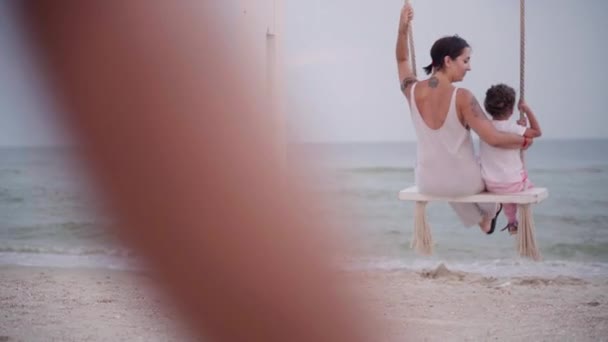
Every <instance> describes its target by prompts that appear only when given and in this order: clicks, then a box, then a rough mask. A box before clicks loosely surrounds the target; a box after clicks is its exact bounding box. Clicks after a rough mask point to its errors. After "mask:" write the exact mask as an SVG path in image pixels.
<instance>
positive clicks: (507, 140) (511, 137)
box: [456, 89, 529, 149]
mask: <svg viewBox="0 0 608 342" xmlns="http://www.w3.org/2000/svg"><path fill="white" fill-rule="evenodd" d="M456 105H457V109H458V112H459V113H460V114H461V115H462V119H463V121H464V123H465V124H466V125H467V126H469V127H471V128H472V129H473V130H474V131H475V133H477V135H479V138H480V139H481V140H483V141H485V142H486V143H488V144H490V145H492V146H495V147H502V148H513V149H519V148H522V146H524V140H525V139H524V137H522V136H520V135H517V134H512V133H505V132H500V131H499V130H497V129H496V128H495V127H494V126H493V125H492V123H491V122H490V120H488V118H487V117H486V115H485V114H484V112H483V110H482V109H481V106H480V105H479V102H477V99H476V98H475V96H473V94H472V93H471V92H470V91H469V90H467V89H460V90H459V91H458V93H457V97H456ZM526 146H529V143H528V144H527V145H526Z"/></svg>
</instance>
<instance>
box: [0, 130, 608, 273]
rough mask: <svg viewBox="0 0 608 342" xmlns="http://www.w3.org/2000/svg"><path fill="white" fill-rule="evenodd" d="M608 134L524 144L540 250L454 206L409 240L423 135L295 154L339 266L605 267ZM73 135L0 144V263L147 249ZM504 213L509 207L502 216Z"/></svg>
mask: <svg viewBox="0 0 608 342" xmlns="http://www.w3.org/2000/svg"><path fill="white" fill-rule="evenodd" d="M606 151H608V139H606V140H602V139H595V140H591V139H590V140H542V139H538V141H536V142H535V143H534V145H533V146H532V147H531V148H530V149H529V150H528V151H527V152H526V154H525V161H526V165H527V168H528V171H529V177H530V179H531V180H532V181H533V183H534V184H535V185H536V186H539V187H545V188H547V189H548V190H549V198H548V199H546V200H545V201H543V202H541V203H539V204H537V205H534V206H533V215H534V222H535V227H536V228H535V231H536V241H537V244H538V245H539V247H540V251H541V254H542V257H543V260H542V261H540V262H534V261H530V260H527V259H523V258H520V257H519V256H518V255H517V249H516V244H515V243H516V242H515V239H514V237H512V236H510V235H509V234H508V233H506V232H500V231H497V232H495V233H494V234H492V235H485V234H482V232H481V231H480V229H479V228H478V227H471V228H465V227H463V226H462V225H461V224H460V222H459V221H458V219H457V217H456V215H455V214H454V212H453V211H452V210H451V208H450V207H449V206H448V205H447V204H445V203H440V202H433V203H430V204H429V205H428V207H427V213H428V220H429V222H430V225H431V227H432V234H433V239H434V242H435V246H434V255H433V256H430V257H428V256H420V255H418V254H416V253H415V252H414V251H413V250H412V249H410V247H409V244H410V241H411V236H412V230H413V211H414V204H413V203H411V202H404V201H399V199H398V192H399V190H401V189H404V188H406V187H408V186H411V185H413V183H414V165H415V161H416V145H415V143H414V142H373V143H368V142H352V143H351V142H349V143H298V144H291V145H290V146H289V148H288V158H287V160H288V162H289V161H293V160H304V159H305V160H309V161H312V165H314V167H313V168H311V170H314V171H313V172H311V175H310V180H312V183H314V184H315V191H316V192H317V193H318V194H319V196H325V197H326V198H328V199H329V200H328V203H331V204H330V205H328V206H327V208H325V209H326V211H327V212H328V213H329V214H330V215H332V216H333V218H334V220H335V221H336V222H340V223H342V224H340V225H339V226H340V230H341V232H342V233H344V234H343V235H344V236H346V237H348V238H349V239H352V241H353V246H356V248H352V251H351V252H349V253H347V254H344V255H340V258H339V264H340V267H344V268H347V269H353V270H359V269H362V270H389V271H393V270H401V269H405V270H421V269H426V268H432V267H436V266H437V265H439V264H441V263H443V264H444V265H446V267H448V268H449V269H451V270H459V271H464V272H474V273H479V274H483V275H486V276H496V277H499V276H543V277H554V276H570V277H579V278H594V277H601V278H606V277H608V191H607V188H608V153H606ZM73 152H74V150H73V149H72V148H70V147H3V148H0V264H4V265H20V266H46V267H79V268H80V267H86V268H109V269H137V268H139V267H141V265H142V263H141V260H139V258H138V256H137V255H136V254H135V253H134V252H133V251H131V250H130V249H129V248H127V247H125V246H123V245H122V244H121V243H120V241H119V240H118V239H117V237H116V236H115V235H114V234H113V233H112V232H113V231H112V230H110V229H107V227H109V226H110V225H111V224H112V219H111V218H110V217H109V215H107V214H105V213H104V211H103V210H102V209H101V204H100V203H99V202H100V201H99V200H98V198H97V196H95V193H96V191H95V190H94V189H93V186H92V185H91V182H90V181H88V179H87V176H86V173H85V172H83V169H84V168H83V166H82V165H81V164H79V162H78V161H77V160H76V159H75V158H74V153H73ZM505 224H506V220H505V218H504V216H501V217H500V219H499V221H498V227H499V228H500V227H502V226H504V225H505Z"/></svg>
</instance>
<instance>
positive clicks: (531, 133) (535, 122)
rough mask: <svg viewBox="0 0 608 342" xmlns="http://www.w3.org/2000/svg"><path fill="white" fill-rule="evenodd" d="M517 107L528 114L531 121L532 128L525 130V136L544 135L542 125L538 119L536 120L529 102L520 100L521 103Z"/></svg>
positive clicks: (536, 136) (535, 136)
mask: <svg viewBox="0 0 608 342" xmlns="http://www.w3.org/2000/svg"><path fill="white" fill-rule="evenodd" d="M517 108H518V109H519V110H520V111H521V112H523V113H525V114H526V116H527V117H528V120H529V121H530V128H527V129H526V131H525V132H524V137H526V138H538V137H540V136H541V135H542V132H541V130H540V125H539V124H538V120H536V115H534V112H533V111H532V109H530V107H529V106H528V104H527V103H526V101H523V100H520V101H519V104H518V105H517Z"/></svg>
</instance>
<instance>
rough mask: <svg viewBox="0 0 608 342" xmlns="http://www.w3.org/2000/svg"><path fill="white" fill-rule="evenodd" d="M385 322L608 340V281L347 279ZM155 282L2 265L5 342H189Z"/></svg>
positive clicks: (429, 331)
mask: <svg viewBox="0 0 608 342" xmlns="http://www.w3.org/2000/svg"><path fill="white" fill-rule="evenodd" d="M346 275H347V277H348V278H349V279H350V280H351V283H352V284H353V285H354V287H355V289H356V291H357V293H358V294H360V295H361V297H362V298H363V300H364V301H366V305H367V306H368V307H369V308H370V309H371V310H372V312H373V313H374V314H375V316H376V317H378V318H380V319H381V320H384V321H385V322H386V323H387V328H386V329H382V331H378V334H377V341H406V340H407V341H489V340H492V341H532V340H533V341H607V340H608V279H587V280H583V279H578V278H570V277H555V278H537V277H525V278H505V279H499V278H489V277H483V276H480V275H476V274H470V273H460V272H453V271H449V270H448V269H447V268H444V267H443V266H442V265H440V266H438V267H437V268H436V269H432V270H426V271H420V272H413V271H407V270H400V271H367V272H365V271H356V272H355V271H349V272H347V273H346ZM169 303H170V302H169V301H168V300H167V299H166V298H163V296H162V295H161V294H160V293H159V291H158V289H157V288H156V287H155V284H154V282H153V280H152V278H150V277H148V276H146V275H144V274H141V273H136V272H126V271H112V270H88V269H62V268H36V267H17V266H0V341H3V342H5V341H177V340H179V341H184V340H188V339H189V337H188V334H187V333H185V332H184V331H185V329H184V327H183V326H181V323H180V320H179V318H178V317H179V316H177V315H176V314H175V312H174V310H172V309H171V305H169Z"/></svg>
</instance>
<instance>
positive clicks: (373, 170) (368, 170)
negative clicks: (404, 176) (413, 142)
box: [338, 166, 414, 174]
mask: <svg viewBox="0 0 608 342" xmlns="http://www.w3.org/2000/svg"><path fill="white" fill-rule="evenodd" d="M338 170H340V171H343V172H352V173H364V174H378V173H408V172H414V168H413V167H398V166H370V167H348V168H339V169H338Z"/></svg>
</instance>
